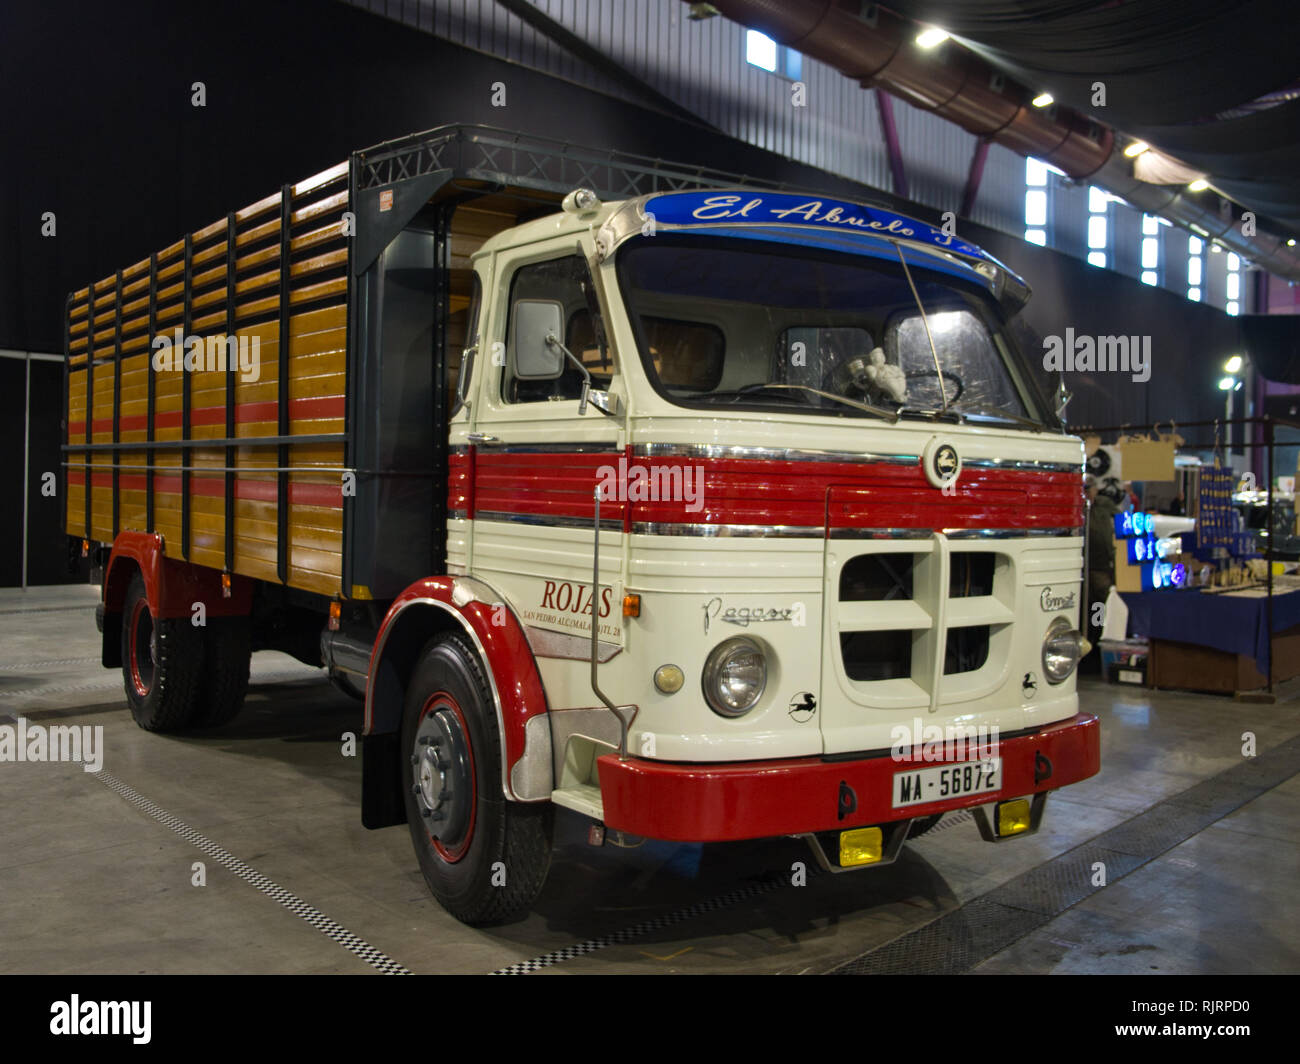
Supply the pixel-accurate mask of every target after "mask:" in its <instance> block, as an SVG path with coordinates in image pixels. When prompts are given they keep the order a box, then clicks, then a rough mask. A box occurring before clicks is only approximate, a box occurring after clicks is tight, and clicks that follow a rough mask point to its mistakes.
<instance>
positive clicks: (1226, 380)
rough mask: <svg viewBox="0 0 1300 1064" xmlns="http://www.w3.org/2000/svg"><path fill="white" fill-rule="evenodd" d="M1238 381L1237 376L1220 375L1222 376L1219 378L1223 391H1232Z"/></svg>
mask: <svg viewBox="0 0 1300 1064" xmlns="http://www.w3.org/2000/svg"><path fill="white" fill-rule="evenodd" d="M1236 383H1237V380H1236V378H1235V377H1220V378H1219V391H1221V392H1230V391H1232V389H1233V386H1234V385H1236Z"/></svg>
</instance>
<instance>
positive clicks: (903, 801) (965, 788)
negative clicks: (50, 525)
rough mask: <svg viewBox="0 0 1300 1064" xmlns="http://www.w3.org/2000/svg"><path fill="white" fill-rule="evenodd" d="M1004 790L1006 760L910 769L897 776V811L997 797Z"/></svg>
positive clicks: (995, 759) (988, 760)
mask: <svg viewBox="0 0 1300 1064" xmlns="http://www.w3.org/2000/svg"><path fill="white" fill-rule="evenodd" d="M1001 787H1002V758H1000V757H990V758H986V759H985V760H983V761H964V762H962V763H961V764H960V765H939V766H937V767H935V768H917V769H910V770H908V771H907V772H895V773H894V795H893V798H894V808H895V809H902V808H904V807H905V806H909V805H922V804H924V803H926V802H942V801H945V800H947V799H949V798H966V797H968V796H969V795H972V794H993V793H994V792H996V791H998V790H1000V789H1001Z"/></svg>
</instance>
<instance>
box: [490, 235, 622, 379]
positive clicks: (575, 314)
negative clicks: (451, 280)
mask: <svg viewBox="0 0 1300 1064" xmlns="http://www.w3.org/2000/svg"><path fill="white" fill-rule="evenodd" d="M524 299H546V300H553V301H556V302H559V303H560V304H561V305H562V306H563V308H564V314H563V320H564V322H565V328H564V338H563V339H564V346H565V347H567V348H568V349H569V350H570V351H572V352H573V354H574V355H576V356H577V357H578V359H579V361H581V362H582V364H583V366H584V367H585V368H586V370H587V372H588V373H590V374H591V386H592V387H593V388H596V389H604V388H608V387H609V382H610V381H611V380H612V379H613V376H614V365H613V361H612V359H611V358H610V354H609V345H608V343H607V342H606V340H605V327H604V322H603V321H602V320H601V317H600V311H599V308H598V307H597V304H596V293H595V289H594V287H593V286H592V281H591V274H590V273H589V272H588V270H587V264H586V263H585V262H584V261H583V260H582V258H581V257H580V256H577V255H567V256H565V257H564V258H559V259H549V260H547V261H546V262H534V263H531V264H530V265H528V266H521V267H520V268H519V269H518V270H516V271H515V275H514V277H513V278H512V279H511V282H510V309H509V311H508V313H507V317H506V321H507V322H510V323H513V322H514V320H515V315H514V310H515V304H517V303H518V302H519V301H520V300H524ZM512 349H513V347H512V344H511V343H510V336H509V335H507V336H506V350H507V351H511V350H512ZM582 379H583V378H582V373H581V371H580V370H579V369H578V367H577V366H575V365H574V364H573V363H572V362H570V361H569V360H568V359H567V358H566V359H565V365H564V371H563V372H562V373H561V374H560V376H559V377H557V378H556V379H554V380H542V381H539V380H520V379H518V378H517V377H515V375H514V365H513V360H512V359H511V358H508V359H507V364H506V368H505V373H504V375H503V376H502V378H501V398H502V399H504V400H505V401H506V402H508V403H536V402H547V401H556V400H561V399H577V398H579V397H580V396H581V395H582Z"/></svg>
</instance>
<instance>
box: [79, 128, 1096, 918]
mask: <svg viewBox="0 0 1300 1064" xmlns="http://www.w3.org/2000/svg"><path fill="white" fill-rule="evenodd" d="M1027 295H1028V290H1027V288H1026V286H1025V284H1024V282H1023V281H1021V280H1020V278H1018V277H1017V276H1015V274H1014V273H1012V272H1011V271H1010V270H1009V269H1007V268H1006V267H1005V266H1003V265H1002V264H1001V263H999V262H997V261H996V260H994V259H993V258H991V257H990V256H989V255H987V254H985V253H984V252H982V251H981V250H980V249H979V248H977V247H975V246H974V245H973V244H970V243H969V242H967V241H964V240H962V239H960V238H959V237H958V236H957V235H956V234H954V233H953V232H952V231H951V227H948V228H944V227H941V226H940V227H936V226H934V225H931V224H928V223H926V222H923V221H919V220H916V219H912V218H908V217H904V216H902V215H899V214H897V213H895V212H893V211H891V210H887V209H885V208H883V207H872V206H869V205H864V204H858V203H848V202H843V201H840V200H836V199H832V198H829V197H826V196H819V195H814V194H806V193H802V192H797V191H791V190H788V189H780V188H774V187H769V186H765V185H761V184H758V183H755V182H747V181H745V180H744V179H741V178H737V177H734V176H730V175H726V174H719V173H714V172H710V171H704V170H699V169H693V168H688V167H674V166H671V165H668V164H664V163H662V162H659V161H650V160H645V159H640V158H636V157H631V156H627V155H622V154H619V153H616V152H610V151H603V152H602V151H591V150H585V149H580V148H576V147H574V146H572V145H561V144H557V143H552V142H547V141H543V140H539V139H537V138H532V137H526V136H523V135H520V134H508V133H504V132H501V131H496V130H490V129H485V128H481V127H463V126H454V127H443V128H440V129H437V130H434V131H432V132H429V133H425V134H420V135H418V136H413V137H410V138H407V139H405V140H402V141H397V142H390V143H386V144H382V145H380V146H378V147H376V148H373V149H369V150H365V151H360V152H357V153H355V154H354V155H353V156H352V157H351V158H350V159H349V160H348V161H346V162H344V163H341V164H339V165H338V166H335V167H333V168H331V169H329V170H327V171H325V172H323V173H321V174H318V175H316V176H315V177H312V178H310V179H308V180H306V181H303V182H300V183H298V184H296V185H286V186H284V187H283V188H281V189H280V190H279V191H278V192H275V193H273V194H272V195H269V196H267V197H266V198H265V199H262V200H259V201H258V202H257V203H254V204H252V205H251V206H248V207H245V208H244V209H242V210H237V211H232V212H230V214H228V215H227V217H225V218H223V219H220V220H219V221H217V222H215V223H213V224H212V225H209V226H207V227H205V228H203V229H200V230H198V231H197V232H193V233H190V234H187V235H186V236H185V237H184V238H183V239H181V240H179V241H177V242H176V243H174V244H172V245H171V246H170V247H167V248H164V249H163V250H161V251H159V252H158V253H157V254H154V255H151V256H150V257H149V258H148V259H147V260H143V261H141V262H138V263H135V264H134V265H132V266H129V267H127V268H125V269H123V270H121V271H119V272H117V273H116V274H114V275H113V276H112V277H108V278H106V279H104V280H101V281H97V282H96V283H94V284H92V285H89V286H88V287H86V288H84V289H82V290H81V291H78V292H75V293H73V294H72V295H71V296H70V297H69V299H68V305H67V320H66V339H67V387H66V391H65V411H64V420H65V427H66V447H65V450H66V456H67V490H66V492H65V498H66V499H67V531H68V534H69V535H70V536H72V537H75V539H76V540H80V541H81V542H82V546H83V549H84V550H85V551H86V552H87V553H89V554H90V555H91V556H92V559H93V561H94V562H95V563H96V565H97V566H98V567H99V568H100V569H101V570H102V581H103V597H102V603H101V606H100V609H99V614H98V619H99V623H100V626H101V629H102V631H103V662H104V665H105V666H109V667H121V669H122V672H123V676H124V682H125V688H126V697H127V701H128V702H129V704H130V708H131V712H132V713H133V714H134V716H135V719H136V721H137V722H138V723H139V724H140V726H141V727H143V728H146V729H151V730H156V731H172V730H180V729H185V728H208V727H216V726H219V725H222V724H224V723H226V722H228V721H230V720H231V719H232V718H233V717H234V716H235V714H236V713H237V712H238V711H239V708H240V706H241V704H242V702H243V699H244V695H245V692H246V690H247V686H248V677H249V655H250V653H251V652H252V651H254V650H258V649H266V648H272V649H279V650H282V651H286V652H288V653H290V654H293V655H294V656H295V657H297V658H299V659H300V660H302V661H304V662H307V663H309V664H311V665H314V666H318V667H321V668H323V669H325V670H328V674H329V675H330V676H331V677H332V678H333V679H334V680H335V681H336V682H337V683H338V684H339V685H340V686H341V687H343V688H344V689H345V690H348V691H350V692H352V693H354V694H356V695H357V697H363V698H364V704H365V710H364V726H363V735H364V738H363V742H362V769H363V771H362V778H363V782H362V803H361V804H362V818H363V821H364V823H365V824H366V825H367V826H368V827H384V826H388V825H392V824H400V823H403V822H405V823H407V824H408V825H409V827H410V831H411V836H412V839H413V842H414V846H415V851H416V854H417V855H418V858H419V862H420V865H421V868H422V869H423V872H424V875H425V877H426V879H427V881H428V884H429V887H430V889H431V890H432V892H433V894H434V895H435V896H436V897H437V898H438V900H439V901H440V902H441V903H442V904H443V906H444V907H445V908H446V909H447V910H448V911H449V912H451V913H453V914H454V915H455V916H457V917H458V918H460V919H462V920H464V921H466V922H469V923H475V924H478V923H488V922H492V921H500V920H504V919H508V918H511V917H512V916H514V915H515V914H518V913H520V912H522V911H526V910H527V909H528V908H529V906H530V905H531V903H532V901H533V899H534V898H535V897H536V895H537V893H538V891H539V890H540V889H541V887H542V884H543V882H544V880H545V877H546V874H547V869H548V865H549V861H550V852H551V839H552V826H553V820H554V810H555V807H557V806H561V807H565V808H567V809H570V810H574V811H576V812H577V813H579V814H581V815H582V816H585V817H588V818H590V820H591V821H592V833H591V838H592V839H593V840H599V839H601V838H602V837H603V831H605V830H609V831H611V832H613V831H617V832H621V833H623V835H624V836H640V837H650V838H656V839H665V840H688V841H695V842H711V841H718V840H736V839H757V838H765V837H773V836H788V835H794V836H800V837H803V838H805V839H807V841H808V843H809V844H810V846H811V851H812V854H813V856H814V857H815V859H816V860H817V862H818V863H819V864H820V865H821V867H823V868H824V869H826V870H829V871H831V872H841V871H847V870H850V869H856V868H865V867H872V866H879V865H882V864H887V863H888V862H890V861H892V860H893V859H894V858H895V857H896V856H897V855H898V853H899V851H900V848H901V847H902V845H903V843H904V841H905V840H906V838H907V837H908V836H909V834H915V833H917V832H918V831H920V830H924V829H926V828H928V827H929V826H931V825H933V823H934V822H935V820H937V818H938V817H939V816H941V815H942V814H943V813H944V812H946V811H949V810H955V809H962V808H972V809H974V810H975V819H976V823H977V826H978V828H979V830H980V832H981V833H982V835H983V836H984V837H985V838H986V839H988V840H990V841H1003V840H1007V839H1010V838H1014V837H1017V836H1020V835H1024V834H1028V833H1031V832H1033V831H1034V830H1036V829H1037V827H1038V824H1039V820H1040V818H1041V816H1042V812H1043V806H1044V803H1045V800H1046V796H1047V794H1048V793H1049V792H1050V791H1052V790H1055V789H1057V788H1059V787H1061V786H1064V785H1066V784H1070V783H1073V782H1076V781H1078V780H1081V779H1084V778H1086V777H1088V776H1091V775H1093V774H1094V773H1096V772H1097V770H1098V767H1099V730H1098V723H1097V720H1096V718H1095V717H1092V716H1089V715H1086V714H1081V713H1080V712H1079V707H1078V699H1077V696H1076V693H1075V680H1074V668H1075V665H1076V662H1077V658H1078V652H1079V644H1080V637H1079V620H1080V606H1081V602H1080V600H1081V597H1082V596H1081V594H1080V590H1081V581H1082V569H1083V559H1082V551H1083V524H1084V517H1083V513H1084V497H1083V490H1082V489H1083V461H1084V456H1083V451H1082V445H1081V443H1080V441H1079V440H1078V439H1077V438H1074V437H1072V436H1070V435H1068V434H1067V433H1066V431H1065V430H1064V428H1063V426H1062V424H1061V420H1060V416H1059V414H1060V412H1059V409H1057V404H1056V397H1055V396H1054V395H1052V394H1050V393H1049V390H1048V389H1046V388H1045V387H1043V386H1042V385H1041V384H1040V374H1037V373H1035V372H1034V369H1035V367H1034V365H1033V363H1032V361H1031V360H1030V359H1029V358H1028V357H1027V356H1026V354H1025V353H1024V352H1022V351H1020V350H1019V349H1018V347H1017V345H1016V343H1015V340H1014V338H1013V336H1014V333H1013V330H1012V329H1011V328H1010V326H1009V323H1010V322H1011V321H1012V320H1013V317H1014V315H1015V313H1016V311H1017V310H1018V308H1019V307H1020V305H1021V304H1022V303H1023V302H1024V300H1025V298H1027Z"/></svg>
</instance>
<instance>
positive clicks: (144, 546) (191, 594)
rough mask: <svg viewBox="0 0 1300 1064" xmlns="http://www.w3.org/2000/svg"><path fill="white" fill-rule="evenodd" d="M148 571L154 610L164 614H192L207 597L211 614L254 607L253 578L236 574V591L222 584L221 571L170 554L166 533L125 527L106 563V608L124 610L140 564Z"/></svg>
mask: <svg viewBox="0 0 1300 1064" xmlns="http://www.w3.org/2000/svg"><path fill="white" fill-rule="evenodd" d="M131 562H134V563H135V566H138V567H139V569H140V574H141V576H143V577H144V594H145V598H146V599H147V600H148V602H149V612H150V613H152V614H153V615H154V616H155V617H158V618H167V617H189V616H191V614H192V613H193V608H194V603H196V602H202V603H203V605H204V608H205V609H206V611H207V615H208V616H209V617H247V616H248V614H249V613H250V612H251V611H252V607H253V581H252V580H250V579H249V578H248V577H246V576H237V575H234V574H231V577H230V596H229V598H227V597H225V596H224V595H223V594H222V590H221V572H220V571H219V570H217V569H209V568H208V567H207V566H205V565H194V564H192V563H190V562H182V561H177V560H176V559H175V558H168V557H167V556H166V554H165V553H164V543H163V538H162V536H160V535H158V534H157V533H156V532H155V533H149V532H119V533H118V534H117V538H116V539H114V540H113V550H112V553H110V554H109V556H108V565H107V566H106V567H105V569H104V612H105V613H121V612H122V608H123V605H124V603H125V601H126V589H127V586H128V585H129V584H130V583H131V573H132V572H133V571H134V568H135V567H134V566H132V565H131V564H130V563H131Z"/></svg>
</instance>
